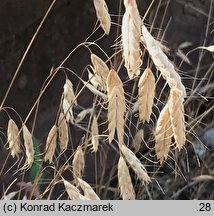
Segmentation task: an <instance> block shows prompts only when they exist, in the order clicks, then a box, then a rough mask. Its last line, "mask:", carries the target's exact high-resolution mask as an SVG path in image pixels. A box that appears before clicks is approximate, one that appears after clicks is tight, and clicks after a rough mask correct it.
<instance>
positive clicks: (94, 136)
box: [91, 115, 99, 152]
mask: <svg viewBox="0 0 214 216" xmlns="http://www.w3.org/2000/svg"><path fill="white" fill-rule="evenodd" d="M91 140H92V141H91V142H92V149H93V151H94V152H97V150H98V147H99V130H98V125H97V117H96V116H95V115H94V117H93V121H92V125H91Z"/></svg>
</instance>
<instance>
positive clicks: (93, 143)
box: [0, 0, 213, 200]
mask: <svg viewBox="0 0 214 216" xmlns="http://www.w3.org/2000/svg"><path fill="white" fill-rule="evenodd" d="M108 2H110V1H106V2H105V1H104V0H94V1H93V3H94V8H93V9H94V12H95V13H96V15H97V18H96V19H98V22H99V23H100V26H101V27H102V29H103V30H104V33H105V34H102V35H101V36H100V37H98V38H96V39H94V37H97V33H99V30H98V29H99V28H96V27H97V26H96V25H95V28H94V31H93V32H92V33H91V34H90V36H89V37H88V38H87V39H86V40H85V41H84V42H83V43H81V44H79V45H77V47H75V48H74V49H73V50H72V51H71V52H70V53H69V54H68V55H67V56H65V57H64V59H63V61H62V62H61V63H60V64H59V65H58V66H57V67H56V68H52V69H51V71H50V73H49V75H48V76H47V79H46V80H45V81H44V83H43V85H42V87H41V90H40V94H39V96H38V98H37V99H36V101H35V103H34V104H33V105H32V109H31V110H30V112H29V113H28V114H27V116H26V118H25V119H23V117H21V116H19V115H18V113H16V111H15V110H13V109H9V108H8V107H4V103H5V100H6V98H7V95H8V93H9V91H10V89H11V87H9V88H8V89H9V90H8V93H6V95H5V97H4V99H3V102H2V104H1V105H0V111H1V112H2V111H5V113H7V115H8V118H9V122H8V127H7V129H6V130H7V132H6V133H7V140H6V141H5V143H6V144H7V145H8V146H9V147H8V148H9V151H8V156H7V158H6V160H5V163H4V164H2V166H1V169H0V177H1V175H3V174H4V173H12V171H14V170H15V172H14V173H12V175H11V176H13V177H14V178H15V177H16V176H21V175H22V176H21V177H22V178H23V179H24V180H25V177H26V176H27V177H28V176H30V175H31V173H32V172H34V170H35V167H36V166H37V165H38V167H39V168H38V167H37V172H36V174H37V175H34V176H36V177H35V178H34V179H31V182H32V185H31V187H30V188H31V189H30V190H31V191H30V192H31V193H30V195H28V198H29V199H32V198H34V195H35V194H37V195H38V194H39V195H38V197H39V198H41V199H51V198H54V199H55V198H57V199H68V198H69V199H71V200H99V199H121V198H122V199H123V200H134V199H152V198H153V196H154V194H158V195H159V196H158V198H160V197H164V198H165V194H167V191H166V193H165V194H164V193H162V191H163V190H165V189H166V188H167V185H166V184H173V183H174V182H175V181H174V179H173V180H172V178H171V176H174V175H175V176H176V178H179V180H178V182H179V181H180V179H182V178H183V179H185V174H186V173H187V172H186V170H189V169H188V168H186V167H184V164H187V162H186V161H185V160H183V158H184V155H185V156H186V157H189V155H188V151H189V149H190V147H191V145H187V143H189V142H191V141H189V140H191V139H190V137H191V136H196V135H195V128H196V126H197V125H198V124H200V123H203V125H205V123H204V122H203V118H204V117H205V116H207V115H208V114H209V115H210V113H211V114H212V113H213V107H211V108H209V109H208V108H207V109H206V110H205V113H203V114H200V115H198V116H194V115H193V117H192V116H191V114H190V113H191V112H187V110H188V109H187V108H188V106H189V101H191V100H193V98H194V97H195V96H196V95H195V92H196V94H198V92H197V91H198V88H200V85H199V86H197V87H196V89H195V88H194V89H193V92H186V89H188V88H186V87H185V86H184V84H183V82H182V80H183V77H181V73H180V74H179V73H178V71H181V70H180V68H179V66H178V65H177V64H175V63H174V62H171V61H170V60H169V57H168V53H164V52H165V50H166V48H164V46H163V45H162V43H161V42H162V41H159V38H161V37H160V36H161V32H162V30H167V29H165V26H164V24H163V23H164V22H163V23H162V24H161V26H157V23H156V20H155V19H156V18H155V17H156V16H157V14H159V13H158V11H153V12H152V11H151V10H152V9H154V8H156V4H153V3H154V1H152V3H151V5H150V6H149V7H148V10H147V11H146V12H145V14H140V13H141V12H139V11H141V10H138V8H139V7H140V6H141V4H138V5H137V3H138V2H137V1H136V0H124V1H120V12H119V14H114V11H111V10H112V9H111V7H109V9H108V5H107V4H108ZM112 4H113V3H112ZM142 4H144V3H142ZM169 4H170V1H169ZM53 5H54V3H53V4H52V5H51V6H50V8H49V10H48V11H47V14H46V16H45V17H44V20H45V19H46V18H47V16H48V14H49V13H50V11H51V9H52V7H53ZM123 6H124V8H122V7H123ZM160 7H162V5H161V3H160V4H159V6H157V8H156V9H157V10H159V9H160ZM123 9H125V12H124V14H122V11H123ZM139 9H140V8H139ZM166 9H167V7H166ZM109 10H110V11H109ZM154 14H156V15H154ZM117 15H118V16H117ZM141 16H142V17H143V19H142V18H141ZM164 16H165V15H164ZM151 17H154V20H152V22H151V20H150V18H151ZM120 18H121V19H120ZM44 20H43V21H42V22H41V25H42V24H43V23H44ZM145 22H149V23H150V24H151V28H150V31H148V29H147V27H146V26H147V25H146V23H145ZM159 27H160V31H159V33H158V35H157V39H156V36H153V35H156V34H153V32H154V29H156V30H157V29H159ZM168 27H170V26H168ZM40 28H41V26H39V28H38V29H37V30H39V29H40ZM148 28H149V27H148ZM110 29H111V31H110ZM97 30H98V32H97ZM37 33H38V31H37V32H36V33H35V35H34V36H36V35H37ZM115 33H117V37H116V38H113V37H111V34H112V36H113V35H116V34H115ZM120 34H121V35H120ZM163 36H164V35H163ZM34 39H35V38H34ZM34 39H32V40H34ZM164 39H165V38H164ZM105 40H107V41H108V40H109V41H108V44H110V42H111V45H112V46H110V47H105V46H103V44H102V42H103V41H104V42H105ZM141 43H142V44H141ZM31 45H32V42H31V44H29V47H28V49H29V48H30V47H31ZM80 48H81V49H80ZM121 48H122V50H121ZM82 49H84V51H83V53H81V52H82V51H81V50H82ZM108 49H109V50H110V51H109V52H108V51H107V50H108ZM167 49H168V47H167ZM196 50H202V51H204V52H206V51H209V52H213V45H210V46H209V45H207V46H206V45H205V44H203V45H202V46H198V47H197V48H196V49H194V51H196ZM77 51H78V52H79V51H80V53H81V54H82V55H83V56H84V57H86V56H88V59H87V60H88V62H85V61H82V59H81V60H80V61H79V62H77V64H80V65H81V66H82V68H84V69H82V71H78V70H79V67H78V69H76V70H75V71H73V69H71V66H70V62H69V61H70V60H71V58H72V57H73V55H75V54H76V52H77ZM112 51H113V52H112ZM27 53H28V50H27V51H26V53H25V55H24V57H23V60H22V61H21V62H20V66H21V65H22V63H23V61H24V59H25V57H26V55H27ZM94 53H97V54H94ZM208 55H210V53H208ZM103 56H104V57H103ZM182 56H183V57H182ZM180 57H182V58H183V60H182V63H183V61H184V62H185V59H188V57H189V56H188V55H186V56H185V55H181V54H180ZM86 58H87V57H86ZM71 62H72V61H71ZM74 62H75V61H74ZM186 62H188V61H186ZM182 63H181V64H182ZM68 65H69V66H68ZM74 68H75V67H74ZM211 70H212V67H211V68H210V71H211ZM18 71H19V69H17V72H16V73H15V75H14V80H15V78H16V76H17V74H18ZM126 71H127V72H128V77H127V75H126ZM210 73H211V72H210ZM61 74H63V75H64V79H65V83H63V84H64V85H63V84H62V83H61V82H60V81H61V80H60V79H61V77H60V78H58V77H59V76H58V75H61ZM159 74H160V75H161V76H162V77H163V78H164V79H165V80H163V79H160V77H161V76H159ZM54 79H55V81H59V82H60V83H61V85H60V88H61V89H63V92H61V90H60V92H58V93H59V94H56V95H59V98H57V97H56V98H54V99H53V100H54V103H53V107H54V108H55V111H56V112H55V114H53V115H54V117H53V116H52V117H51V118H52V119H51V123H48V124H47V125H46V127H48V128H49V127H51V125H53V126H52V128H51V130H50V131H49V133H48V132H47V134H46V136H45V142H43V137H38V144H37V142H35V140H34V139H33V138H34V137H35V134H37V130H38V128H37V117H38V116H39V115H40V106H41V104H42V103H43V102H44V101H43V100H42V97H43V96H44V93H46V92H47V89H48V87H49V86H50V84H51V83H52V81H53V80H54ZM57 79H59V80H57ZM163 81H164V82H163ZM12 83H13V82H12ZM163 85H164V87H163V88H162V86H163ZM165 86H167V88H165ZM74 90H75V91H74ZM210 92H211V90H210ZM189 95H190V96H189ZM200 95H201V96H203V97H204V98H206V95H205V94H204V92H203V93H200ZM204 95H205V96H204ZM192 96H193V97H192ZM185 99H186V101H185ZM208 99H210V98H208ZM208 99H207V100H208ZM77 101H78V103H77ZM55 102H56V103H57V104H58V105H57V107H55V104H56V103H55ZM50 106H51V105H50ZM51 110H52V109H51ZM198 110H199V108H198ZM1 112H0V113H1ZM48 112H49V111H48ZM51 112H52V111H51ZM197 112H199V111H197ZM14 113H15V115H17V116H16V117H19V118H20V122H21V124H22V125H23V127H22V128H20V129H19V128H18V126H17V125H16V123H15V121H13V120H12V119H11V116H12V115H14ZM47 118H48V116H47ZM14 119H15V118H14ZM40 119H41V118H40ZM53 121H54V123H53ZM26 125H29V127H30V128H32V130H31V131H29V130H28V128H27V127H26ZM42 130H43V128H42ZM22 132H23V139H22V137H21V138H20V134H21V133H22ZM44 133H45V129H44ZM2 140H4V139H2ZM82 140H84V142H82ZM79 143H80V144H79ZM22 144H23V147H24V148H22ZM108 144H110V145H108ZM191 144H192V145H193V144H194V143H193V142H192V143H191ZM35 146H37V147H35ZM22 149H23V151H21V150H22ZM11 156H12V157H11ZM20 156H22V157H20ZM15 157H16V158H15ZM14 158H15V159H14ZM22 158H26V161H25V163H23V161H22ZM203 159H204V158H203ZM10 160H14V161H15V160H16V162H14V164H13V165H12V167H11V168H8V166H7V165H8V162H11V161H10ZM197 161H200V160H199V159H197ZM46 162H48V163H46ZM191 163H193V162H192V161H191V162H190V163H189V164H190V165H191ZM10 164H12V163H10ZM20 167H22V169H20ZM168 167H170V170H173V171H172V172H170V173H165V170H167V169H166V168H168ZM27 171H29V172H27ZM29 173H30V174H29ZM168 177H170V179H167V178H168ZM64 178H65V179H67V180H65V179H64ZM17 179H20V178H17ZM27 179H28V178H27ZM166 179H167V181H166ZM153 180H154V181H153ZM185 180H186V179H185ZM15 181H16V180H15ZM176 181H177V180H176ZM16 183H17V182H16ZM62 183H63V184H62ZM40 185H42V186H43V187H40ZM63 185H64V186H63ZM28 186H29V185H28ZM58 187H59V188H60V189H59V188H58ZM162 187H164V189H163V190H162ZM118 188H119V189H118ZM8 189H9V188H8ZM20 191H21V190H20ZM65 192H66V193H65ZM55 193H56V194H57V195H55ZM17 194H18V197H20V196H21V192H18V193H17ZM17 194H16V195H17ZM172 196H173V195H172ZM155 198H157V197H155ZM167 198H168V197H167Z"/></svg>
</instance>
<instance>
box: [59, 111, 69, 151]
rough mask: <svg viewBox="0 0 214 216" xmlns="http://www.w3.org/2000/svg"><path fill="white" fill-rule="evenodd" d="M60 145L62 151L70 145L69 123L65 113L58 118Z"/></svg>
mask: <svg viewBox="0 0 214 216" xmlns="http://www.w3.org/2000/svg"><path fill="white" fill-rule="evenodd" d="M58 132H59V145H60V148H61V150H62V151H64V150H66V149H67V147H68V141H69V136H68V124H67V122H66V119H65V116H64V114H63V113H60V115H59V119H58Z"/></svg>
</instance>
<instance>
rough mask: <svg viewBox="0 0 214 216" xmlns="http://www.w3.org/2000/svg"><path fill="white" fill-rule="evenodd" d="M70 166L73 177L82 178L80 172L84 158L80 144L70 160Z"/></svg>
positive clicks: (81, 171) (82, 169)
mask: <svg viewBox="0 0 214 216" xmlns="http://www.w3.org/2000/svg"><path fill="white" fill-rule="evenodd" d="M72 166H73V176H74V179H75V180H77V178H82V174H83V171H84V168H85V158H84V152H83V150H82V148H81V146H78V147H77V150H76V153H75V154H74V158H73V161H72Z"/></svg>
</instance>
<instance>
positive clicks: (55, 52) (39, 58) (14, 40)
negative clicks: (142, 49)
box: [0, 0, 214, 182]
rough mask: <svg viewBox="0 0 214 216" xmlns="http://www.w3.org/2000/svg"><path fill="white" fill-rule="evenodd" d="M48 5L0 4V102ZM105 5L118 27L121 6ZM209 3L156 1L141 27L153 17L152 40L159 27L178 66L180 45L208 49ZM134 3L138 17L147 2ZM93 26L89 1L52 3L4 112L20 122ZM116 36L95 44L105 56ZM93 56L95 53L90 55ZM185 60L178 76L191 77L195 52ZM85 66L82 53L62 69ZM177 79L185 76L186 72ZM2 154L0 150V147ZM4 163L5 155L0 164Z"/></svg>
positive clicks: (49, 112) (41, 121)
mask: <svg viewBox="0 0 214 216" xmlns="http://www.w3.org/2000/svg"><path fill="white" fill-rule="evenodd" d="M51 2H52V1H51V0H22V1H19V0H1V1H0V20H1V21H0V102H1V101H2V100H3V97H4V95H5V92H6V90H7V88H8V86H9V84H10V82H11V79H12V77H13V75H14V72H15V70H16V68H17V66H18V63H19V61H20V59H21V57H22V55H23V53H24V51H25V49H26V47H27V46H28V44H29V42H30V40H31V38H32V36H33V34H34V32H35V31H36V29H37V27H38V25H39V23H40V22H41V20H42V18H43V17H44V15H45V13H46V11H47V9H48V7H49V6H50V4H51ZM106 2H107V5H108V7H109V12H110V14H111V15H112V21H113V22H116V23H117V20H118V19H119V21H120V23H121V17H119V18H118V16H114V15H118V14H119V10H120V8H121V12H122V13H123V10H124V8H123V5H122V7H120V5H121V1H120V0H106ZM211 2H212V1H211V0H169V1H166V0H163V1H155V4H154V5H153V6H152V9H151V11H150V13H149V15H148V17H147V19H146V21H145V22H146V23H148V24H152V23H153V20H154V17H156V19H155V22H154V28H156V30H154V34H155V33H156V35H157V32H158V28H159V27H160V26H161V25H162V26H161V29H162V30H166V31H165V32H164V31H162V32H161V33H162V34H163V33H164V41H165V42H164V45H166V46H167V47H169V48H170V53H169V55H170V58H171V60H173V61H174V62H177V63H180V61H181V59H180V58H179V57H178V56H177V55H176V52H177V50H178V47H179V45H180V44H182V43H184V42H190V46H188V47H187V49H185V50H184V52H185V53H186V52H188V51H189V50H190V49H193V48H195V47H197V46H200V45H202V44H203V42H204V40H205V39H206V45H210V44H212V43H213V34H212V33H211V31H210V29H214V27H213V26H214V24H213V21H214V20H213V14H212V16H211V18H210V23H212V24H211V25H210V26H209V31H208V33H207V35H206V34H205V32H206V27H207V20H208V14H209V11H213V5H212V7H211ZM137 3H138V6H139V10H140V13H141V15H142V16H143V15H144V13H145V11H146V9H147V8H148V6H149V4H150V3H151V0H138V1H137ZM157 8H158V10H157ZM166 8H167V10H166ZM165 10H166V13H165ZM157 11H158V12H157ZM164 15H165V16H164ZM163 16H164V20H163ZM96 21H97V18H96V14H95V10H94V6H93V1H92V0H87V1H85V0H57V1H56V3H55V5H54V7H53V9H52V10H51V12H50V14H49V15H48V17H47V19H46V20H45V22H44V24H43V26H42V28H41V30H40V32H39V34H38V35H37V37H36V39H35V41H34V43H33V45H32V47H31V49H30V51H29V53H28V55H27V57H26V59H25V61H24V63H23V65H22V67H21V69H20V71H19V74H18V76H17V78H16V81H15V83H14V85H13V87H12V89H11V91H10V93H9V96H8V98H7V99H6V102H5V106H7V107H12V108H14V109H15V110H16V111H17V112H18V113H19V114H20V115H21V117H22V118H25V117H26V116H27V114H28V112H29V111H30V109H31V107H32V105H33V104H34V102H35V100H36V98H37V97H38V95H39V91H40V89H41V86H42V83H43V82H44V80H45V79H46V78H47V76H48V75H49V73H50V70H51V68H52V67H57V66H58V65H59V64H60V62H61V61H62V60H63V59H64V58H65V57H66V56H67V54H68V53H69V52H70V51H71V50H73V49H74V48H75V47H76V46H77V45H78V44H79V43H81V42H84V41H85V40H86V38H87V37H88V36H89V35H90V34H91V33H92V32H93V29H94V27H95V24H96ZM119 33H120V32H119ZM102 34H103V32H102V29H99V30H98V31H97V32H96V33H95V34H94V35H93V36H92V37H91V39H90V41H94V40H96V39H97V38H98V37H100V36H102ZM117 36H118V35H117V26H116V25H114V24H113V25H112V28H111V32H110V35H109V36H105V37H103V38H102V39H101V40H100V41H99V42H98V44H99V45H100V46H101V47H102V48H103V49H104V51H105V52H106V53H107V54H108V55H111V54H113V53H114V49H113V48H111V46H112V45H114V43H115V39H116V37H117ZM96 52H98V51H97V50H96V49H95V53H96ZM190 60H191V62H192V65H188V64H184V67H182V68H181V70H183V71H185V70H186V71H191V73H192V74H194V71H195V68H196V67H197V63H198V52H196V53H193V54H192V55H191V56H190ZM210 60H212V56H211V55H209V54H208V55H207V54H206V58H205V60H204V61H203V62H202V65H201V70H200V71H201V72H200V73H201V74H203V73H205V72H206V70H207V69H208V68H209V64H210V63H209V62H210ZM87 64H90V53H89V52H88V50H87V49H86V48H81V49H79V50H78V51H77V52H75V54H74V55H72V57H71V58H70V59H69V60H68V61H67V62H66V64H65V66H66V67H68V68H70V69H71V70H73V71H74V72H75V73H76V74H77V75H79V76H81V74H82V72H83V70H84V68H85V67H86V65H87ZM203 66H204V67H203ZM182 73H184V75H186V76H187V75H188V74H185V72H182ZM186 73H187V72H186ZM188 73H189V72H188ZM191 73H190V74H189V75H191ZM69 78H70V79H71V80H72V82H73V84H74V89H76V88H77V86H78V82H79V80H78V79H77V77H75V76H73V75H71V74H69ZM64 80H65V76H64V73H60V74H59V75H57V76H56V77H55V79H54V80H53V81H52V83H51V85H50V86H49V88H48V89H47V91H46V92H45V94H44V96H43V97H42V101H41V106H40V109H39V115H38V119H37V123H36V128H35V135H36V137H37V138H38V139H39V141H40V142H42V141H43V140H44V139H45V138H46V136H47V133H48V131H49V129H50V127H51V126H52V125H53V123H54V121H55V118H56V114H57V109H58V106H59V103H60V97H61V94H62V91H63V84H64ZM184 83H185V85H186V86H187V87H190V88H191V86H190V83H191V80H190V79H184ZM91 102H92V99H91V98H90V97H88V94H87V92H83V95H82V97H80V99H79V101H78V103H79V104H80V105H81V106H83V107H89V106H90V103H91ZM10 114H11V116H13V112H11V111H10ZM7 121H8V117H7V116H6V114H5V113H4V112H2V113H1V114H0V128H1V130H2V131H4V132H5V130H6V126H7ZM31 121H32V119H30V121H29V122H28V125H29V127H31V125H30V124H31ZM79 138H80V136H78V135H77V134H76V139H75V137H74V141H75V142H77V144H78V142H79ZM2 148H3V146H1V149H2ZM5 157H6V156H5V155H4V156H3V157H2V160H4V158H5ZM9 166H10V165H8V167H9ZM4 178H5V177H1V178H0V181H1V182H4V181H5V179H4ZM9 178H12V177H11V176H10V177H9Z"/></svg>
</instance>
